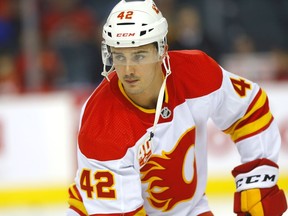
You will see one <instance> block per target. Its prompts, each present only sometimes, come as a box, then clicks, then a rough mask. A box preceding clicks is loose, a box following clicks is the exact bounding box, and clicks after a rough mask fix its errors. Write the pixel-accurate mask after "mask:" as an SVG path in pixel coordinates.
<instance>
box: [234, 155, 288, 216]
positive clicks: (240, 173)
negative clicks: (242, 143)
mask: <svg viewBox="0 0 288 216" xmlns="http://www.w3.org/2000/svg"><path fill="white" fill-rule="evenodd" d="M232 175H233V176H234V177H235V181H236V188H237V191H236V192H235V194H234V213H236V214H237V216H281V215H282V214H283V213H284V212H285V211H286V209H287V202H286V198H285V194H284V192H283V190H280V189H279V188H278V186H277V184H276V183H277V180H278V175H279V170H278V165H277V164H276V163H274V162H273V161H271V160H268V159H265V158H264V159H257V160H254V161H251V162H249V163H245V164H242V165H240V166H237V167H235V168H234V169H233V171H232Z"/></svg>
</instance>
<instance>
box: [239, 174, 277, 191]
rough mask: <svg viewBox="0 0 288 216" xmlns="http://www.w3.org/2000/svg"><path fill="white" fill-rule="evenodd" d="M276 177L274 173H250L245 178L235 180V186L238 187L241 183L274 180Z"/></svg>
mask: <svg viewBox="0 0 288 216" xmlns="http://www.w3.org/2000/svg"><path fill="white" fill-rule="evenodd" d="M275 179H276V175H268V174H264V175H252V176H247V177H245V178H241V179H239V180H238V181H237V182H236V187H237V188H239V187H240V186H242V185H243V184H248V185H249V184H253V183H258V182H262V183H264V182H268V181H270V182H274V181H275Z"/></svg>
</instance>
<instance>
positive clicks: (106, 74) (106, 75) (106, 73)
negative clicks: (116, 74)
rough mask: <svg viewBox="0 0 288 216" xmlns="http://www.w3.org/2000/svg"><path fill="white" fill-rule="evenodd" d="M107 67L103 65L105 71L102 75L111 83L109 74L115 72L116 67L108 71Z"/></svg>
mask: <svg viewBox="0 0 288 216" xmlns="http://www.w3.org/2000/svg"><path fill="white" fill-rule="evenodd" d="M106 67H107V65H106V64H104V65H103V71H102V72H101V75H102V76H104V77H105V78H106V79H107V81H108V82H110V79H109V77H108V76H109V74H110V73H111V72H112V71H114V69H115V67H114V65H112V66H111V68H110V69H109V70H108V71H107V70H106Z"/></svg>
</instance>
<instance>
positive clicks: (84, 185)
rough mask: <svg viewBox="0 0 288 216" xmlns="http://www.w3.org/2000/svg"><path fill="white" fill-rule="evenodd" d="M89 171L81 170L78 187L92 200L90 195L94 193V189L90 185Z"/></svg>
mask: <svg viewBox="0 0 288 216" xmlns="http://www.w3.org/2000/svg"><path fill="white" fill-rule="evenodd" d="M90 172H91V171H90V170H87V169H83V171H82V174H81V177H80V187H81V189H82V190H83V191H86V195H87V197H88V198H90V199H92V193H93V192H94V187H93V185H92V184H91V177H90Z"/></svg>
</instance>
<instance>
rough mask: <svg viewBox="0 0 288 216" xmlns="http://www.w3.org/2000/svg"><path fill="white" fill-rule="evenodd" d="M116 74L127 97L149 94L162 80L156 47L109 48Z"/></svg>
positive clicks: (149, 45)
mask: <svg viewBox="0 0 288 216" xmlns="http://www.w3.org/2000/svg"><path fill="white" fill-rule="evenodd" d="M111 52H112V57H113V64H114V66H115V69H116V73H117V75H118V77H119V79H120V81H121V83H122V85H123V87H124V89H125V92H126V93H127V94H128V95H137V94H142V93H147V94H149V92H150V93H152V92H155V91H156V90H158V89H159V83H160V85H161V83H162V80H163V75H162V70H161V60H160V58H159V55H158V52H157V49H156V47H155V46H154V45H153V44H148V45H144V46H140V47H136V48H134V47H133V48H111Z"/></svg>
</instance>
